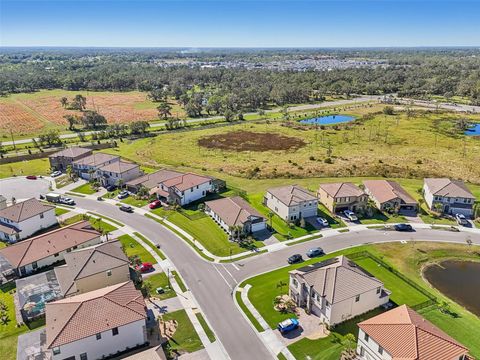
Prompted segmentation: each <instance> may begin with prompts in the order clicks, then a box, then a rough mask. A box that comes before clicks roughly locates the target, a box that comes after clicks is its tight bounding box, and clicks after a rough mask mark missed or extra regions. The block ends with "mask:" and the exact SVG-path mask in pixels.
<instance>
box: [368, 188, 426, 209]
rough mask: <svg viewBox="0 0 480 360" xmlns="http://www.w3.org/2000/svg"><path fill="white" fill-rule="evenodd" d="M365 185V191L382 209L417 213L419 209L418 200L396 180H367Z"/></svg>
mask: <svg viewBox="0 0 480 360" xmlns="http://www.w3.org/2000/svg"><path fill="white" fill-rule="evenodd" d="M363 185H365V192H366V193H367V194H368V195H370V197H371V198H372V200H373V201H374V202H375V205H377V207H378V208H379V209H380V210H382V211H388V210H396V211H398V212H399V213H402V212H404V213H405V212H408V213H415V212H416V211H417V209H418V203H417V201H416V200H415V199H414V198H412V197H411V196H410V194H409V193H407V191H405V189H404V188H402V187H401V186H400V184H399V183H397V182H396V181H392V180H365V181H364V182H363Z"/></svg>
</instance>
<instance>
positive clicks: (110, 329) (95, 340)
mask: <svg viewBox="0 0 480 360" xmlns="http://www.w3.org/2000/svg"><path fill="white" fill-rule="evenodd" d="M45 314H46V325H45V331H46V348H47V349H48V350H49V351H50V353H51V357H52V359H53V360H64V359H80V360H91V359H102V358H104V357H109V356H113V355H115V354H117V353H120V352H122V351H125V350H129V349H133V348H136V347H139V346H141V345H144V344H145V343H146V342H147V331H146V320H147V308H146V305H145V301H144V299H143V296H142V293H141V292H140V291H139V290H137V289H135V286H134V285H133V283H132V282H131V281H128V282H124V283H120V284H116V285H112V286H108V287H105V288H102V289H99V290H94V291H90V292H87V293H84V294H81V295H76V296H73V297H69V298H65V299H61V300H58V301H55V302H50V303H47V304H46V309H45Z"/></svg>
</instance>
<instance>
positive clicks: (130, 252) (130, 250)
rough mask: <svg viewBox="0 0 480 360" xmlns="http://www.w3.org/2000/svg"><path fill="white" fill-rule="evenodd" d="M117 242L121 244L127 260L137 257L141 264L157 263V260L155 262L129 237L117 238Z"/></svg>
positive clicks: (150, 255)
mask: <svg viewBox="0 0 480 360" xmlns="http://www.w3.org/2000/svg"><path fill="white" fill-rule="evenodd" d="M118 240H119V241H120V243H121V244H122V246H123V249H124V251H125V253H126V254H127V256H128V257H129V258H130V257H132V256H138V257H139V259H140V261H141V262H149V263H152V264H156V263H157V260H155V258H154V257H153V256H152V254H150V253H149V252H148V251H147V250H146V249H145V248H144V247H143V246H142V245H140V244H139V243H138V242H137V241H136V240H135V239H134V238H132V237H131V236H130V235H127V234H125V235H122V236H120V237H119V238H118Z"/></svg>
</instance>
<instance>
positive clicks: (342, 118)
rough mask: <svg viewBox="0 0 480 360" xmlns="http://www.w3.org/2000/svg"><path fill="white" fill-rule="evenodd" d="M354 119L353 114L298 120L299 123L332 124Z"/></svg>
mask: <svg viewBox="0 0 480 360" xmlns="http://www.w3.org/2000/svg"><path fill="white" fill-rule="evenodd" d="M352 120H355V118H354V117H353V116H349V115H328V116H321V117H316V118H311V119H305V120H300V123H301V124H313V125H315V124H317V125H332V124H340V123H345V122H349V121H352Z"/></svg>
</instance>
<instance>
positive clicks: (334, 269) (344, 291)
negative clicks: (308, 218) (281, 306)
mask: <svg viewBox="0 0 480 360" xmlns="http://www.w3.org/2000/svg"><path fill="white" fill-rule="evenodd" d="M289 274H290V283H289V295H290V297H291V298H292V300H293V301H294V302H295V303H296V304H297V306H298V307H301V308H304V309H305V311H306V312H307V313H310V314H313V315H316V316H318V317H319V318H320V320H321V321H323V322H325V323H327V324H329V325H331V326H333V325H335V324H339V323H341V322H343V321H345V320H348V319H351V318H353V317H355V316H357V315H360V314H363V313H366V312H368V311H370V310H373V309H375V308H377V307H379V306H381V305H383V304H386V303H387V302H388V301H389V294H390V293H389V291H388V290H386V289H385V288H384V286H383V283H382V282H381V281H380V280H378V279H376V278H375V277H373V276H372V275H371V274H369V273H368V272H366V271H365V270H363V269H362V268H361V267H359V266H358V265H356V264H355V263H354V262H353V261H350V260H349V259H348V258H346V257H345V256H338V257H336V258H332V259H328V260H325V261H322V262H319V263H316V264H312V265H307V266H304V267H301V268H299V269H296V270H293V271H290V272H289Z"/></svg>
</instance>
